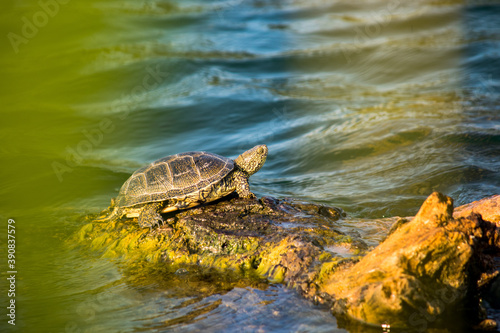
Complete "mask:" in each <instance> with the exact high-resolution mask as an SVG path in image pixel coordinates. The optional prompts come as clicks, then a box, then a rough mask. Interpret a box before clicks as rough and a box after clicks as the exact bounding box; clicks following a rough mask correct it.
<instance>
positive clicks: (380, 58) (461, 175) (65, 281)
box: [0, 0, 500, 332]
mask: <svg viewBox="0 0 500 333" xmlns="http://www.w3.org/2000/svg"><path fill="white" fill-rule="evenodd" d="M49 3H50V4H52V5H51V6H52V7H47V6H49V5H43V4H40V3H34V2H33V3H25V2H22V1H10V2H5V3H2V4H1V5H0V8H1V9H2V11H0V16H1V20H0V30H1V33H2V35H3V36H5V37H6V38H3V39H2V42H1V43H3V44H2V47H1V49H0V64H1V68H2V77H3V80H2V89H0V99H1V100H2V131H1V132H0V133H1V136H2V139H3V140H2V146H1V147H0V153H1V156H2V158H3V161H4V163H3V164H2V173H1V174H2V176H3V177H2V187H1V188H0V202H1V205H2V211H1V213H0V214H2V218H3V219H6V218H7V217H14V218H16V221H17V223H18V226H19V228H18V229H19V230H18V234H17V236H18V238H19V241H18V249H17V250H18V253H19V258H18V265H19V272H20V273H19V290H20V291H21V290H22V291H23V292H19V295H18V299H17V300H18V304H19V308H18V316H19V317H18V318H19V326H17V327H16V328H18V329H21V330H22V331H23V332H28V331H37V332H38V331H68V332H77V331H80V330H85V329H90V330H91V329H94V330H97V329H101V330H107V331H117V330H118V331H120V330H121V331H134V330H135V331H143V330H149V329H156V330H158V331H165V330H171V331H198V330H203V331H205V330H207V331H210V330H212V331H220V330H224V329H225V330H226V331H228V332H229V331H233V330H236V329H238V330H248V331H258V330H261V331H264V332H269V331H273V332H274V331H280V330H281V331H284V332H285V331H286V332H289V331H318V332H322V331H331V330H332V329H334V327H336V325H337V324H336V320H335V318H333V317H332V316H331V315H330V314H329V313H328V311H325V310H324V309H319V308H316V307H314V306H313V305H311V304H309V303H308V302H306V301H303V300H302V299H300V298H298V297H297V295H296V294H295V293H294V292H293V291H288V290H285V289H283V288H282V287H280V286H274V285H270V286H268V285H265V284H264V285H262V282H261V281H258V282H255V281H253V282H251V281H246V282H245V283H246V285H238V284H237V283H236V282H235V281H237V280H238V279H234V280H231V278H230V277H226V279H229V280H227V281H226V280H224V278H223V277H220V278H221V279H222V280H221V281H215V280H213V279H215V278H216V277H217V275H210V276H211V278H210V279H211V280H210V279H208V277H207V275H206V274H201V273H199V274H198V273H196V274H194V273H193V272H191V273H189V274H187V275H186V276H182V275H176V274H175V272H167V271H163V270H161V269H160V270H158V271H155V270H149V269H148V270H145V271H142V274H140V273H138V272H141V270H140V269H137V270H135V271H134V270H133V269H132V271H131V269H130V267H128V266H127V265H125V263H122V262H120V260H118V259H111V258H101V257H100V254H94V253H86V252H85V250H82V249H73V248H71V247H69V248H68V246H67V245H68V244H67V243H66V240H67V239H68V236H69V235H70V234H72V233H73V232H74V231H75V230H76V229H77V228H78V226H79V225H81V219H80V216H81V215H83V214H86V213H90V212H96V211H97V210H99V209H102V208H104V207H105V206H107V204H108V202H109V199H110V198H111V197H112V196H115V195H116V193H117V190H118V189H119V187H120V186H121V184H122V183H123V181H124V180H125V179H127V178H128V177H129V175H130V174H131V173H132V172H133V171H134V170H135V169H137V168H138V167H140V166H142V165H144V164H146V163H148V162H151V161H153V160H156V159H158V158H160V157H163V156H166V155H169V154H174V153H178V152H182V151H191V150H207V151H211V152H214V153H217V154H221V155H224V156H228V157H236V156H237V155H239V154H240V153H241V152H242V151H244V150H246V149H248V148H250V147H253V146H255V145H256V144H261V143H266V144H267V145H268V147H269V150H270V152H269V157H268V159H267V162H266V164H265V166H264V168H263V169H262V170H261V171H259V172H258V173H257V174H255V175H254V176H252V178H251V186H252V188H253V190H254V191H255V192H256V193H257V194H258V195H271V196H277V197H293V198H300V199H302V200H305V201H312V202H317V203H323V204H328V205H333V206H339V207H341V208H343V209H344V210H345V211H346V212H347V213H348V215H349V216H350V217H351V219H348V220H346V221H344V228H346V229H349V230H355V229H357V230H356V231H357V232H359V233H360V234H361V235H363V236H364V237H365V238H366V241H367V243H368V244H370V245H376V244H377V242H379V241H380V239H382V238H383V236H384V235H385V233H386V232H387V230H388V227H389V226H388V225H385V224H383V223H382V222H380V223H379V222H378V220H375V221H371V222H370V221H368V222H367V219H376V218H381V217H384V216H386V217H387V216H396V215H401V216H408V215H413V214H415V212H416V211H417V209H418V207H419V205H420V204H421V202H422V201H423V200H424V198H425V197H426V196H427V195H428V194H429V193H430V192H432V191H433V190H439V191H442V192H444V193H446V194H448V195H450V196H452V197H453V198H454V199H455V202H456V204H457V205H458V204H463V203H466V202H470V201H473V200H477V199H480V198H482V197H485V196H489V195H493V194H497V193H499V192H500V191H499V187H500V177H499V168H500V161H499V158H498V157H499V156H500V154H499V153H500V146H499V145H500V140H499V139H498V138H499V116H498V115H499V114H500V113H499V112H498V111H499V110H498V108H499V103H498V96H499V90H498V87H499V83H498V82H499V70H500V66H499V62H498V47H499V45H498V43H499V42H498V39H499V38H498V33H497V31H498V28H499V26H498V24H499V23H498V22H500V20H498V16H499V14H500V10H499V8H498V6H496V5H494V4H490V5H487V4H484V5H473V4H469V5H467V6H465V5H463V4H461V3H455V2H453V1H452V2H449V1H446V2H441V1H417V2H401V1H390V2H385V1H370V2H362V3H358V2H352V1H335V2H333V1H326V2H325V1H285V2H283V1H253V0H237V1H233V0H230V1H210V2H205V1H158V0H151V1H149V0H147V1H146V0H145V1H131V0H130V1H126V0H123V1H117V0H115V1H100V0H92V1H86V2H77V1H71V2H67V3H64V1H57V2H56V1H47V2H46V3H44V4H49ZM44 6H45V7H44ZM0 236H1V237H3V238H2V239H6V234H5V230H1V231H0ZM2 251H3V250H2ZM125 267H127V268H125ZM21 268H22V270H21ZM2 271H6V270H2ZM193 274H194V275H193ZM200 274H201V275H200ZM184 278H186V279H191V280H190V281H188V282H184V280H183V279H184ZM205 278H207V279H208V280H206V279H205ZM2 280H4V279H2ZM41 281H43V283H41ZM4 283H5V282H2V284H1V285H0V287H1V288H2V290H4V289H3V287H4V285H3V284H4ZM254 283H257V285H255V284H254ZM192 290H194V291H197V292H198V291H199V293H196V292H195V293H191V294H190V291H192ZM202 290H204V291H203V292H202ZM180 291H183V292H180ZM4 324H5V323H4V322H2V323H1V324H0V325H4ZM2 327H3V326H2ZM338 330H339V331H340V329H338Z"/></svg>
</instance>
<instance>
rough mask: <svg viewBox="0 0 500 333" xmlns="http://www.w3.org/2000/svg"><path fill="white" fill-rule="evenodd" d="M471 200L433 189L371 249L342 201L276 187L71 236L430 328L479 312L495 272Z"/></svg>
mask: <svg viewBox="0 0 500 333" xmlns="http://www.w3.org/2000/svg"><path fill="white" fill-rule="evenodd" d="M484 204H485V203H484V202H483V205H484ZM475 207H476V208H475V210H474V211H475V213H473V214H471V215H469V216H467V217H458V215H457V216H456V218H454V217H453V203H452V200H451V199H450V198H448V197H446V196H444V195H442V194H439V193H433V194H432V195H431V196H429V198H428V199H427V200H426V201H425V203H424V204H423V205H422V207H421V209H420V211H419V213H418V214H417V216H416V217H415V218H413V219H411V220H410V219H406V220H399V221H398V222H397V223H395V226H394V228H393V230H392V231H391V233H390V235H389V237H388V238H387V239H386V240H385V241H383V242H382V243H381V244H380V245H379V246H378V247H376V248H375V249H374V250H373V251H371V252H369V253H368V254H366V253H367V252H368V250H369V247H368V246H367V245H366V243H365V241H364V240H363V239H361V236H360V234H359V233H357V232H355V231H354V232H346V231H345V228H343V226H342V223H341V222H342V221H339V220H340V219H342V218H344V217H345V214H344V213H343V211H342V210H341V209H338V208H332V207H327V206H322V205H315V204H310V203H304V202H299V201H295V200H292V199H283V200H279V199H275V198H271V197H264V198H262V199H260V200H257V199H239V198H235V197H233V198H231V199H230V200H227V199H226V200H220V201H219V202H216V203H214V204H208V205H205V206H201V207H198V208H195V209H190V210H186V211H182V212H179V213H177V214H175V215H169V216H165V218H164V219H165V221H166V223H165V224H164V225H162V226H160V227H159V228H156V229H154V230H153V232H150V231H149V229H141V228H139V227H138V226H137V223H133V221H131V220H117V221H111V222H109V223H97V222H95V221H91V222H90V223H88V224H86V225H84V226H83V227H82V228H81V229H80V231H79V232H78V233H77V234H76V235H75V238H76V239H77V241H78V243H79V244H84V245H85V246H90V248H92V249H94V250H98V251H101V252H102V253H103V255H105V256H111V257H116V256H121V257H125V258H126V259H127V260H133V261H137V260H147V261H149V262H150V263H153V264H156V265H159V266H165V265H168V266H169V267H171V268H172V271H173V272H176V273H177V272H182V274H188V271H189V269H187V270H186V267H188V266H190V267H193V265H195V266H196V267H206V268H208V269H211V270H214V269H215V270H217V271H221V272H229V271H231V272H232V274H233V273H236V274H237V275H238V274H239V275H240V276H241V277H242V279H243V277H245V278H248V277H249V276H253V277H255V278H257V279H266V280H267V281H270V282H274V283H284V284H286V285H287V286H289V287H292V288H295V289H296V290H298V291H299V292H300V293H301V294H302V295H304V296H305V297H307V298H310V299H312V300H314V301H316V302H320V303H324V304H328V305H330V306H331V307H332V311H333V312H334V314H336V315H337V316H339V317H344V318H347V319H354V320H356V321H358V322H363V323H366V324H370V325H382V324H384V325H390V327H404V328H407V327H413V328H416V329H424V326H425V327H427V326H431V325H434V324H436V323H438V322H439V320H440V319H441V318H444V317H446V316H447V315H451V314H454V315H456V311H459V310H460V311H464V310H463V309H467V313H468V314H469V315H470V317H471V318H473V319H474V320H476V319H477V320H479V319H480V318H479V315H478V313H480V311H479V308H478V307H479V293H480V291H481V288H484V287H485V286H487V285H488V284H490V282H491V281H492V280H493V279H494V278H495V277H496V275H498V270H496V269H495V268H494V266H493V264H492V257H491V255H493V254H495V253H498V250H499V248H500V236H499V231H498V228H497V227H496V225H495V224H493V223H490V222H486V221H484V220H483V219H482V218H481V215H479V214H478V213H480V210H478V208H477V207H478V206H475ZM458 211H459V212H465V210H458ZM464 214H465V213H464ZM460 216H464V215H460ZM341 229H342V230H344V231H341ZM470 309H472V311H470ZM481 319H484V318H481ZM478 323H479V321H478Z"/></svg>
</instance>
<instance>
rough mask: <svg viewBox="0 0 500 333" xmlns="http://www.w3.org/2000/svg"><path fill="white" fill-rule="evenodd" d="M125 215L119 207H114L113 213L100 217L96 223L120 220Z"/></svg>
mask: <svg viewBox="0 0 500 333" xmlns="http://www.w3.org/2000/svg"><path fill="white" fill-rule="evenodd" d="M122 215H123V210H122V209H121V208H119V207H114V208H113V210H112V211H111V213H109V215H108V216H103V217H98V218H96V219H95V220H94V221H95V222H109V221H112V220H114V219H117V218H120V217H122Z"/></svg>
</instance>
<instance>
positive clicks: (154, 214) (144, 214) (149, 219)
mask: <svg viewBox="0 0 500 333" xmlns="http://www.w3.org/2000/svg"><path fill="white" fill-rule="evenodd" d="M162 207H163V203H162V202H152V203H149V204H147V205H145V206H144V207H143V208H142V210H141V212H140V214H139V226H140V227H141V228H149V229H151V230H152V229H153V227H154V226H156V225H160V224H163V223H164V222H165V221H164V220H163V217H161V214H160V211H161V209H162Z"/></svg>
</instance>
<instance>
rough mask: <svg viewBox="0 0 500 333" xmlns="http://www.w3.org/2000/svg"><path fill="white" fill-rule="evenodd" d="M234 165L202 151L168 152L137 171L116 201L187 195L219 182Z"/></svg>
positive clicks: (138, 201) (130, 202) (140, 201)
mask: <svg viewBox="0 0 500 333" xmlns="http://www.w3.org/2000/svg"><path fill="white" fill-rule="evenodd" d="M233 169H234V161H233V160H231V159H229V158H226V157H223V156H219V155H217V154H212V153H207V152H203V151H198V152H187V153H182V154H177V155H172V156H167V157H164V158H161V159H159V160H157V161H154V162H153V163H151V164H149V165H147V166H145V167H143V168H140V169H139V170H137V171H135V172H134V173H133V174H132V176H130V178H129V179H127V181H126V182H125V183H124V184H123V186H122V188H121V189H120V193H119V194H118V197H117V198H116V204H117V206H118V207H130V206H134V205H138V204H144V203H149V202H157V201H165V200H168V199H172V198H179V197H184V196H186V195H187V194H194V193H196V192H198V191H200V190H201V189H203V188H205V187H207V186H209V185H211V184H215V183H217V182H219V181H220V180H222V179H223V178H224V177H226V176H227V175H228V174H229V173H230V172H231V171H232V170H233Z"/></svg>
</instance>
